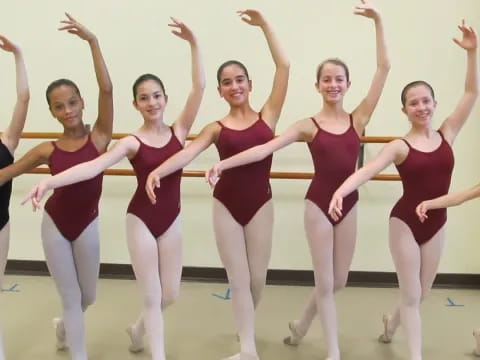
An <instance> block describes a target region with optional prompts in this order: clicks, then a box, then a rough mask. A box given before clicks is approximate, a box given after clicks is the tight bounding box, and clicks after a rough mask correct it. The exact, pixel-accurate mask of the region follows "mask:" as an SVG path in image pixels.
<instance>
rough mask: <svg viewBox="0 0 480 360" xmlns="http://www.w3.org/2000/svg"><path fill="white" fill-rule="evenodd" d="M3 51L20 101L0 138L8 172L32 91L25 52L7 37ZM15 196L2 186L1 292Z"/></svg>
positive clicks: (0, 356)
mask: <svg viewBox="0 0 480 360" xmlns="http://www.w3.org/2000/svg"><path fill="white" fill-rule="evenodd" d="M0 49H2V50H4V51H6V52H10V53H12V54H13V56H14V58H15V75H16V87H17V100H16V103H15V107H14V109H13V114H12V118H11V120H10V123H9V124H8V126H7V127H6V128H5V130H3V132H2V134H1V135H0V168H4V167H7V166H9V165H10V164H12V162H13V153H14V152H15V149H16V148H17V146H18V143H19V140H20V136H21V135H22V130H23V126H24V125H25V119H26V117H27V109H28V103H29V101H30V90H29V88H28V80H27V70H26V68H25V63H24V62H23V54H22V50H21V49H20V48H19V47H18V46H17V45H15V44H14V43H12V42H11V41H10V40H8V39H7V38H6V37H5V36H3V35H0ZM11 193H12V181H7V182H6V183H4V184H3V185H2V186H0V291H1V289H2V284H3V274H4V271H5V266H6V264H7V256H8V247H9V241H10V216H9V212H8V206H9V204H10V195H11ZM4 359H5V355H4V351H3V340H2V336H1V334H0V360H4Z"/></svg>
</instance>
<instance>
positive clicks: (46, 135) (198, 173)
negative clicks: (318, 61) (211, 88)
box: [21, 132, 400, 181]
mask: <svg viewBox="0 0 480 360" xmlns="http://www.w3.org/2000/svg"><path fill="white" fill-rule="evenodd" d="M128 135H130V134H128V133H115V134H112V139H114V140H118V139H121V138H123V137H125V136H128ZM60 136H62V133H59V132H24V133H22V136H21V137H22V138H23V139H57V138H59V137H60ZM196 136H197V135H196V134H191V135H188V137H187V140H193V139H195V137H196ZM395 139H398V137H392V136H363V137H362V138H361V141H362V143H371V144H383V143H387V142H390V141H392V140H395ZM27 173H28V174H50V170H49V169H48V168H44V167H39V168H36V169H33V170H32V171H29V172H27ZM104 173H105V175H116V176H133V175H135V173H134V172H133V170H130V169H107V170H105V172H104ZM182 176H183V177H204V176H205V171H202V170H184V171H183V174H182ZM270 178H272V179H311V178H313V173H306V172H278V171H272V172H271V173H270ZM372 180H381V181H398V180H400V177H399V176H398V175H395V174H379V175H376V176H374V177H373V178H372Z"/></svg>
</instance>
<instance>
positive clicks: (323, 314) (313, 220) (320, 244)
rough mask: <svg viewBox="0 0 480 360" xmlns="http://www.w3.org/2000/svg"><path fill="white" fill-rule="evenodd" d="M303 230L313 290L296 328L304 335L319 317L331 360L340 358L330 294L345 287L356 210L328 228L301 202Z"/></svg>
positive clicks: (319, 213)
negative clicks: (312, 274)
mask: <svg viewBox="0 0 480 360" xmlns="http://www.w3.org/2000/svg"><path fill="white" fill-rule="evenodd" d="M304 219H305V231H306V234H307V239H308V243H309V246H310V255H311V256H312V263H313V271H314V276H315V289H314V292H313V293H312V295H311V296H310V298H309V301H308V304H307V306H306V308H305V311H304V313H303V316H302V318H301V319H300V321H299V327H300V329H301V331H302V332H304V333H306V332H307V330H308V328H309V327H310V325H311V323H312V320H313V318H314V316H315V315H316V313H317V309H318V313H319V315H320V320H321V323H322V329H323V333H324V336H325V341H326V343H327V349H328V356H329V358H330V359H331V360H337V359H340V350H339V345H338V329H337V314H336V309H335V300H334V293H335V292H336V291H338V290H340V289H342V288H344V287H345V285H346V283H347V278H348V272H349V270H350V265H351V263H352V258H353V253H354V250H355V241H356V236H357V207H356V205H355V206H354V207H353V208H352V209H351V210H350V212H349V213H348V214H347V215H346V216H345V218H344V219H343V220H342V221H341V222H340V223H338V224H337V225H335V226H332V224H331V223H330V221H329V220H328V218H327V217H326V215H325V214H324V213H323V211H322V210H321V209H320V208H319V207H318V206H317V205H316V204H314V203H313V202H311V201H310V200H305V218H304Z"/></svg>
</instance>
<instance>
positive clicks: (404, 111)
mask: <svg viewBox="0 0 480 360" xmlns="http://www.w3.org/2000/svg"><path fill="white" fill-rule="evenodd" d="M402 112H403V113H404V114H405V115H407V110H406V109H405V106H402Z"/></svg>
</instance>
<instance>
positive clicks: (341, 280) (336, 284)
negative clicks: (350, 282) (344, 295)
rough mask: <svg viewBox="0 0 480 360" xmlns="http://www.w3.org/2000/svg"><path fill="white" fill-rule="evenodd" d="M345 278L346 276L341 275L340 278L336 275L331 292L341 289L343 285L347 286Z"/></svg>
mask: <svg viewBox="0 0 480 360" xmlns="http://www.w3.org/2000/svg"><path fill="white" fill-rule="evenodd" d="M347 279H348V276H342V277H340V278H338V277H336V278H335V282H334V284H333V292H337V291H339V290H342V289H343V288H344V287H345V286H347Z"/></svg>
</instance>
